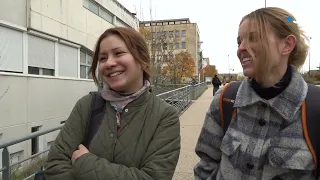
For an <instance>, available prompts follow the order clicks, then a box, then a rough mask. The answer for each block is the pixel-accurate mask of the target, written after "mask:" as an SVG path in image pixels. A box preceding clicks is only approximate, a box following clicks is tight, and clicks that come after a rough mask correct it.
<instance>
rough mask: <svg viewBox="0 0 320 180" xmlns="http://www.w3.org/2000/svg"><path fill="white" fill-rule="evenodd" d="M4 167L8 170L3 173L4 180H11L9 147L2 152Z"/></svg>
mask: <svg viewBox="0 0 320 180" xmlns="http://www.w3.org/2000/svg"><path fill="white" fill-rule="evenodd" d="M2 167H5V168H6V169H5V170H3V171H2V180H10V154H9V151H8V147H5V148H3V151H2Z"/></svg>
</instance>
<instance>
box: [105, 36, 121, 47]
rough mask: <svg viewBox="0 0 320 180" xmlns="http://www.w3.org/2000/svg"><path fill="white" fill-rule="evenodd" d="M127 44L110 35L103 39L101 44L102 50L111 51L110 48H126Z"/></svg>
mask: <svg viewBox="0 0 320 180" xmlns="http://www.w3.org/2000/svg"><path fill="white" fill-rule="evenodd" d="M124 46H125V43H124V41H123V40H122V39H121V38H120V37H118V36H116V35H110V36H107V37H105V38H104V39H102V41H101V43H100V48H101V49H106V48H107V49H109V48H115V47H124Z"/></svg>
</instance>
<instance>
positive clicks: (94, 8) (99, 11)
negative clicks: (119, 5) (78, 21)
mask: <svg viewBox="0 0 320 180" xmlns="http://www.w3.org/2000/svg"><path fill="white" fill-rule="evenodd" d="M83 6H84V7H85V8H86V9H88V10H89V11H91V12H92V13H94V14H96V15H97V16H100V17H101V18H102V19H104V20H106V21H108V22H109V23H111V24H113V25H115V26H122V27H130V26H129V25H128V24H126V23H125V22H123V21H122V20H121V19H119V18H118V17H117V16H115V15H114V14H112V13H111V12H110V11H108V10H107V9H106V8H104V7H103V6H101V5H100V4H98V3H96V2H94V1H93V0H84V4H83Z"/></svg>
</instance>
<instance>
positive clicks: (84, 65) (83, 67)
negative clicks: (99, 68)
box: [80, 51, 92, 79]
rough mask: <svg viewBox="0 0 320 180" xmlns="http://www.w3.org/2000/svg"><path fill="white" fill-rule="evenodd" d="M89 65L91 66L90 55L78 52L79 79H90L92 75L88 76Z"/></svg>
mask: <svg viewBox="0 0 320 180" xmlns="http://www.w3.org/2000/svg"><path fill="white" fill-rule="evenodd" d="M91 64H92V56H91V54H88V53H85V52H83V51H80V78H82V79H92V75H91V74H89V70H90V67H91Z"/></svg>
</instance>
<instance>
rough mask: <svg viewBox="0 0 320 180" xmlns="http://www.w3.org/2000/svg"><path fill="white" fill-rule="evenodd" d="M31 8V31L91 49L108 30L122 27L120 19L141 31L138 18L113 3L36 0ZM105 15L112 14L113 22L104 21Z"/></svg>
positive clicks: (111, 0)
mask: <svg viewBox="0 0 320 180" xmlns="http://www.w3.org/2000/svg"><path fill="white" fill-rule="evenodd" d="M92 2H97V3H92ZM89 3H90V4H89ZM92 4H94V5H95V7H94V6H93V5H92ZM96 7H98V9H96ZM30 9H31V10H30V16H31V20H30V28H32V29H35V30H39V31H41V32H45V33H48V34H51V35H54V36H57V37H61V38H63V39H66V40H69V41H71V42H75V43H78V44H81V45H84V46H86V47H87V48H89V49H90V50H93V48H94V46H95V43H96V41H97V39H98V37H99V36H100V35H101V34H102V33H103V32H104V31H105V30H106V29H108V28H111V27H114V26H118V25H120V24H119V23H118V22H120V20H122V21H124V22H126V24H127V25H129V26H131V27H134V28H135V29H137V28H138V23H137V18H135V16H133V15H130V14H128V12H126V11H125V10H124V8H122V7H119V5H117V4H116V3H115V2H114V1H113V0H96V1H93V0H92V1H89V0H72V1H68V0H61V1H52V0H33V1H31V5H30ZM102 13H104V14H106V13H107V14H108V17H109V15H111V16H112V17H111V19H109V18H108V17H105V19H104V18H102V17H104V16H103V15H102Z"/></svg>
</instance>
